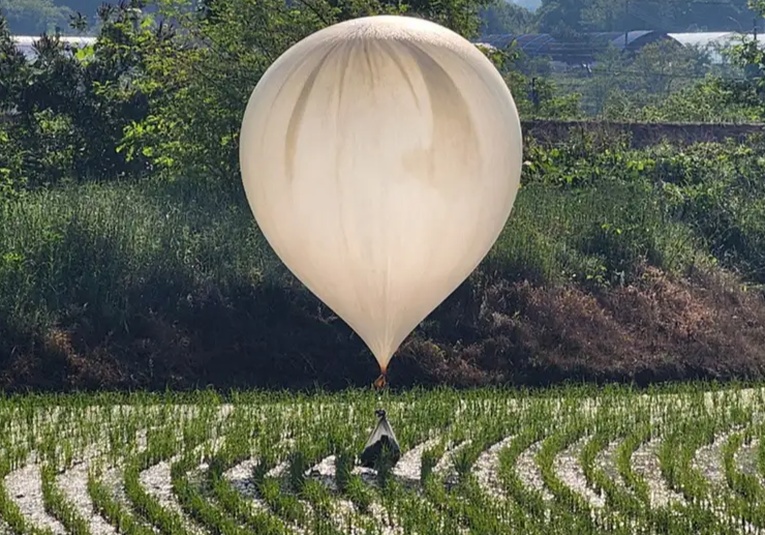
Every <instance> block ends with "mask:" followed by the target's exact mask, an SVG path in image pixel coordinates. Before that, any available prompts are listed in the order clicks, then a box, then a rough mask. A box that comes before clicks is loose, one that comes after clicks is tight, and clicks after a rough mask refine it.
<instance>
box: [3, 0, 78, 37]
mask: <svg viewBox="0 0 765 535" xmlns="http://www.w3.org/2000/svg"><path fill="white" fill-rule="evenodd" d="M72 13H73V12H72V10H71V9H70V8H68V7H67V6H62V5H57V4H56V3H55V2H54V1H53V0H0V15H4V16H5V17H7V19H8V21H9V23H10V28H11V30H12V32H13V33H14V34H18V35H39V34H41V33H43V32H50V33H54V32H55V31H56V28H63V27H65V26H66V23H67V21H68V18H69V16H70V15H72Z"/></svg>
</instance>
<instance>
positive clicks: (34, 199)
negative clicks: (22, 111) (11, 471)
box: [0, 138, 765, 384]
mask: <svg viewBox="0 0 765 535" xmlns="http://www.w3.org/2000/svg"><path fill="white" fill-rule="evenodd" d="M761 147H762V141H761V140H757V139H752V140H751V147H747V146H737V145H720V144H699V145H694V146H691V147H686V148H679V147H673V146H670V145H662V146H657V147H652V148H648V149H642V150H633V149H629V148H627V147H626V146H624V145H620V144H618V143H615V142H613V141H612V142H606V143H603V142H602V141H601V142H596V141H595V140H593V139H588V138H582V139H578V140H577V139H574V140H571V141H570V142H569V143H568V144H566V145H562V146H556V147H544V146H541V145H535V144H533V143H530V144H528V146H527V150H526V155H525V159H526V162H527V163H526V165H525V166H524V175H523V186H522V189H521V191H520V193H519V196H518V199H517V202H516V205H515V208H514V210H513V215H512V217H511V219H510V221H509V223H508V225H507V227H506V229H505V231H504V232H503V234H502V235H501V236H500V238H499V240H498V242H497V243H496V245H495V247H494V249H493V250H492V252H491V253H490V254H489V256H488V257H487V258H486V260H485V261H484V262H483V263H482V265H481V266H480V268H479V270H478V271H477V272H476V274H475V275H474V277H472V278H471V279H470V280H469V281H468V282H466V283H465V285H463V287H462V288H461V289H460V290H459V291H457V292H455V294H454V295H453V296H452V297H451V298H450V299H449V300H447V302H446V303H445V304H444V305H443V306H442V307H440V308H439V309H438V310H437V311H436V312H434V314H433V315H432V316H431V318H430V319H429V320H428V321H426V322H425V323H423V325H422V326H421V327H420V329H419V331H418V332H419V334H418V335H416V336H415V338H414V339H415V340H418V339H420V340H430V341H433V343H434V344H436V345H427V344H425V345H422V346H421V347H420V346H416V345H415V346H413V347H420V349H417V351H420V352H422V354H423V355H427V356H422V357H421V359H422V360H420V362H421V363H422V364H421V365H422V366H425V363H426V362H427V359H436V360H440V359H443V358H447V359H448V358H451V357H450V355H451V354H453V353H450V352H451V351H461V350H458V349H454V348H459V347H461V346H462V347H464V345H462V344H468V345H469V344H470V343H484V342H483V341H486V343H490V341H491V340H493V339H494V336H495V335H493V334H491V333H492V332H496V331H495V329H496V328H497V327H496V326H492V325H494V324H493V323H492V322H491V321H488V320H487V319H485V318H484V316H482V314H491V313H492V312H491V311H492V310H495V311H497V313H498V314H501V315H504V314H512V313H513V312H511V311H513V310H515V311H516V312H518V311H519V310H523V309H524V308H523V307H527V306H531V307H532V308H533V307H536V306H538V305H539V303H537V304H533V301H529V302H528V303H529V304H528V305H520V304H519V303H523V302H526V301H525V300H527V299H530V297H529V296H528V294H527V293H525V292H526V290H523V288H524V286H523V285H524V284H528V283H530V284H532V285H534V286H539V287H544V288H548V289H549V291H550V292H555V291H557V290H556V289H566V288H568V289H571V288H575V289H577V290H576V291H577V292H589V293H592V294H593V295H609V294H610V293H612V292H614V291H619V289H621V288H627V287H632V286H633V285H638V286H640V285H641V284H643V282H642V281H644V280H646V279H645V273H646V266H648V267H651V268H655V269H658V270H661V271H662V272H664V273H669V274H672V276H673V277H684V276H691V275H692V274H693V273H695V272H699V271H702V272H703V271H706V270H709V269H712V268H713V266H714V265H715V264H719V265H721V266H723V267H725V268H726V269H727V270H730V271H734V272H738V273H739V275H740V277H742V278H743V279H745V280H747V281H749V283H751V284H754V285H756V284H763V283H765V272H763V269H762V266H763V265H765V258H763V251H765V205H764V204H763V202H762V199H763V198H765V191H763V183H762V181H761V180H760V179H759V178H760V177H761V176H762V174H763V171H765V169H763V166H765V163H763V161H762V158H761V156H760V155H759V154H760V153H761V152H762V149H761ZM0 228H3V230H4V231H3V232H2V233H0V318H2V319H0V355H2V356H3V359H4V360H0V362H4V364H0V369H2V366H5V367H9V366H12V365H14V364H13V363H14V362H17V358H14V357H12V355H14V354H16V355H23V354H26V352H28V351H38V350H39V351H42V352H43V354H44V355H46V358H50V359H54V362H56V363H57V364H55V366H63V367H64V369H66V368H68V367H69V366H70V364H67V363H71V362H79V361H77V360H74V361H72V360H71V358H74V357H65V355H88V354H91V352H94V351H95V352H100V351H107V352H109V354H114V355H115V357H116V358H119V359H123V358H124V359H126V360H125V362H126V363H129V364H126V365H129V366H130V367H131V369H132V370H133V371H131V374H132V377H133V379H130V380H131V381H133V380H135V381H138V382H140V383H141V384H156V383H157V382H159V384H162V382H164V381H167V380H168V378H169V377H175V378H176V379H174V380H177V381H181V382H183V381H185V379H184V377H199V376H200V375H199V374H201V377H208V379H205V380H213V378H212V375H214V376H215V377H217V379H215V380H221V377H222V375H220V374H223V376H225V373H226V372H225V370H226V369H227V366H232V365H234V364H235V363H239V364H236V365H237V366H239V365H246V366H247V367H251V368H252V370H253V372H252V373H261V377H266V375H263V374H265V373H274V374H277V375H278V376H279V377H289V373H288V371H287V370H294V373H295V377H300V379H299V380H300V381H304V380H309V381H310V379H309V378H310V377H314V376H315V375H316V374H320V375H321V376H322V377H328V376H326V375H324V374H325V373H329V372H330V370H331V369H332V368H331V367H332V366H333V364H332V363H333V362H337V363H336V365H342V366H345V368H344V369H345V370H346V372H347V373H348V374H349V375H354V374H359V375H361V374H363V373H365V372H364V370H365V369H366V368H365V366H367V365H371V361H368V359H364V358H360V357H359V355H361V354H363V353H364V349H363V345H362V344H361V342H360V341H359V340H358V338H356V337H354V336H353V335H352V334H351V333H350V332H349V331H348V329H347V327H346V326H345V325H344V324H343V323H342V322H340V321H339V320H337V318H336V317H335V316H334V315H333V314H332V312H331V311H329V310H327V309H326V308H325V307H323V305H321V304H320V303H318V302H317V301H316V300H315V298H314V297H312V296H310V295H309V294H308V293H307V291H306V290H305V289H303V288H302V286H300V285H299V284H297V283H296V281H295V280H294V279H293V278H292V277H291V276H290V275H289V274H288V273H287V272H286V270H285V269H284V268H283V266H282V265H281V263H280V262H279V261H278V259H277V258H276V257H275V256H274V254H273V252H272V251H271V250H270V248H269V247H268V246H267V244H266V242H265V240H264V239H263V237H262V235H260V233H259V232H258V231H257V229H256V227H255V225H254V224H253V221H252V216H251V214H250V211H249V208H248V206H247V204H246V201H245V199H244V196H243V195H242V194H241V192H240V191H237V190H235V189H234V188H221V187H220V186H219V185H216V184H215V183H212V182H210V181H209V180H206V179H199V180H196V181H193V180H184V181H175V182H167V181H162V180H160V179H156V178H155V179H143V180H139V181H126V182H124V183H112V184H86V185H71V186H67V187H61V188H56V189H51V190H47V191H39V192H32V193H28V194H26V195H23V196H21V197H19V198H17V199H9V200H6V201H5V202H2V203H0ZM515 284H517V285H520V286H518V288H520V289H518V290H512V292H511V293H515V292H516V291H517V292H519V293H518V295H515V296H514V297H510V296H508V297H504V298H502V299H499V298H498V297H496V296H495V297H491V295H494V294H493V293H492V292H496V291H498V290H491V288H494V287H495V286H496V285H499V286H500V287H505V285H515ZM504 291H505V290H502V292H504ZM566 291H568V290H566ZM524 296H526V297H524ZM625 298H626V297H625ZM487 300H488V301H487ZM482 302H490V303H494V304H491V305H488V304H487V305H482V304H481V303H482ZM540 306H541V305H540ZM544 306H548V305H544ZM550 306H552V305H550ZM555 306H559V305H555ZM657 306H658V305H657ZM704 306H706V305H704ZM747 306H749V305H747ZM506 307H508V308H506ZM517 307H521V308H517ZM479 310H484V312H481V313H479ZM561 310H563V309H561ZM550 313H551V314H552V312H550ZM561 313H563V312H561ZM556 314H557V312H556ZM566 314H568V313H566ZM556 317H557V316H556ZM481 318H484V319H481ZM539 321H543V320H542V319H541V318H540V317H536V316H533V315H532V316H531V317H529V318H528V319H527V320H526V321H525V322H524V323H523V325H526V326H528V327H529V328H531V326H534V325H536V323H535V322H539ZM544 321H547V320H544ZM556 321H557V320H556ZM630 321H632V320H630ZM646 321H648V320H646ZM274 322H276V323H274ZM291 322H297V324H300V325H303V327H301V328H300V329H299V330H298V331H297V332H296V331H295V330H294V329H293V327H285V325H287V326H289V325H294V324H293V323H291ZM508 325H510V326H512V325H514V323H512V322H511V323H510V324H508ZM752 325H753V326H754V327H756V326H757V325H758V324H757V323H754V324H752ZM509 328H510V327H509ZM513 329H517V327H511V331H512V332H515V333H516V334H514V335H513V336H521V334H520V331H515V330H513ZM710 332H711V331H710ZM715 332H727V331H722V330H718V331H715ZM257 333H261V334H257ZM265 333H268V336H265ZM209 336H214V339H215V340H217V341H216V342H215V343H214V344H213V346H210V345H208V344H211V343H213V342H212V341H211V340H212V339H210V340H208V337H209ZM503 336H504V335H503ZM524 336H525V335H524ZM726 336H727V335H726ZM747 336H748V335H747ZM192 339H195V340H197V341H195V342H193V344H194V350H193V351H194V354H195V355H198V356H196V357H194V358H195V359H196V358H201V359H206V358H211V355H213V354H214V355H215V359H216V361H217V362H218V365H216V366H215V367H213V368H207V367H205V366H202V367H201V368H198V367H197V365H195V364H191V363H190V361H189V359H190V357H189V352H190V351H191V349H189V344H191V343H192V342H191V341H190V340H192ZM67 340H69V341H67ZM523 340H525V338H521V339H520V340H519V341H518V342H517V343H518V344H521V345H522V346H523V345H524V344H526V342H524V341H523ZM471 341H472V342H471ZM734 342H735V341H733V340H729V341H728V343H730V344H733V343H734ZM491 343H496V341H495V342H491ZM735 343H738V342H735ZM742 343H744V342H742ZM747 343H748V342H747ZM301 344H302V345H301ZM439 344H445V345H439ZM453 344H456V345H453ZM554 344H555V347H559V346H560V344H558V343H554ZM211 347H214V348H215V349H214V351H213V350H212V349H210V348H211ZM247 347H250V349H244V348H247ZM305 347H311V348H312V350H311V353H310V357H309V356H307V355H306V353H305V349H304V348H305ZM500 347H501V346H500ZM673 347H674V346H673ZM750 347H753V348H756V347H761V346H757V345H752V346H750ZM35 348H38V349H35ZM171 348H175V349H171ZM301 348H302V349H301ZM322 348H323V349H322ZM441 348H452V349H441ZM209 351H213V353H209ZM242 351H253V352H259V353H262V354H263V355H273V357H265V356H264V357H262V358H261V359H259V360H253V361H250V360H245V361H242V360H241V356H240V355H241V352H242ZM442 351H446V352H442ZM494 351H499V349H495V350H494ZM609 351H610V350H609ZM176 353H177V354H176ZM223 354H225V355H228V356H227V357H225V360H226V362H228V364H226V365H223V364H222V361H223V360H224V359H223V357H222V355H223ZM456 354H458V353H456ZM609 354H610V353H609ZM205 355H207V356H205ZM318 355H332V358H331V359H330V360H321V359H320V360H318V361H314V360H312V359H314V357H316V358H318ZM77 358H79V357H77ZM481 358H483V357H481ZM62 359H63V360H62ZM306 359H309V360H306ZM501 362H504V361H501ZM309 363H310V364H309ZM272 366H273V367H275V368H274V369H272V368H271V367H272ZM316 366H319V368H316ZM132 367H134V368H132ZM6 369H7V368H6ZM515 369H516V370H518V369H520V368H519V367H517V366H516V367H515ZM87 370H88V368H84V369H83V370H82V372H81V373H85V374H86V376H87V374H88V373H90V372H89V371H87ZM257 370H262V371H260V372H258V371H257ZM267 370H270V371H268V372H267ZM61 373H64V372H63V371H62V372H61ZM66 373H69V372H66ZM99 373H100V372H99ZM370 373H371V372H370ZM530 373H531V372H530ZM123 377H127V376H126V375H123ZM332 377H334V375H333V376H332ZM412 377H413V378H414V377H415V376H414V375H413V376H412ZM1 378H2V376H0V379H1ZM242 378H244V376H242ZM58 380H59V379H58V378H57V375H56V374H52V373H51V374H49V375H47V376H46V381H52V382H53V383H55V382H56V381H58ZM83 380H84V379H83ZM110 380H113V379H110Z"/></svg>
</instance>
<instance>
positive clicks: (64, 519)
mask: <svg viewBox="0 0 765 535" xmlns="http://www.w3.org/2000/svg"><path fill="white" fill-rule="evenodd" d="M56 472H57V470H56V468H55V466H54V465H53V464H51V463H45V464H44V465H43V467H42V469H41V471H40V477H41V480H42V492H43V503H44V505H45V512H46V513H48V514H49V515H51V516H52V517H53V518H55V519H56V520H58V521H59V522H61V524H62V525H63V526H64V527H65V528H66V530H67V532H68V533H69V534H70V535H91V532H90V519H86V518H83V517H82V516H81V515H80V514H79V512H78V511H77V509H76V508H75V507H74V506H73V505H72V504H71V503H70V502H69V501H68V500H67V499H66V497H65V496H64V494H63V493H62V492H61V490H60V489H59V488H58V486H57V485H56Z"/></svg>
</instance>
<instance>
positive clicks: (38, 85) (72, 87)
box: [0, 3, 167, 187]
mask: <svg viewBox="0 0 765 535" xmlns="http://www.w3.org/2000/svg"><path fill="white" fill-rule="evenodd" d="M137 5H138V4H137V3H131V4H123V5H121V6H120V7H118V8H114V7H110V6H104V7H103V8H102V9H101V10H100V12H99V15H100V17H101V21H102V28H101V33H100V36H99V40H98V43H97V44H96V45H95V46H93V47H86V48H83V49H77V48H75V47H71V48H70V47H69V46H65V45H64V44H63V43H62V42H61V41H60V38H59V37H58V36H57V35H45V36H43V37H42V38H41V39H40V41H39V42H38V43H37V45H36V48H37V52H38V53H37V56H36V58H35V59H34V60H33V61H32V62H31V63H28V62H25V61H24V60H23V58H22V57H21V55H20V54H18V53H16V52H15V51H14V52H8V53H6V54H3V55H2V56H0V70H2V71H3V73H4V74H5V76H4V78H3V89H2V91H0V109H3V110H7V111H9V112H10V113H11V117H10V120H8V121H6V122H5V123H4V125H3V130H4V134H3V136H2V137H0V142H5V143H7V144H8V147H9V149H10V150H8V151H7V152H4V155H3V157H4V158H7V159H8V160H9V161H8V162H4V163H2V165H0V167H2V168H5V169H7V170H8V171H7V172H6V174H7V175H9V176H10V177H11V180H12V182H13V183H15V184H26V185H27V186H29V187H37V186H41V185H45V184H54V183H58V182H61V181H66V180H86V179H90V178H100V177H104V176H110V177H113V178H117V177H120V176H124V175H125V174H135V173H136V172H138V171H140V170H142V169H144V168H145V164H144V161H143V159H134V160H133V161H131V162H127V161H126V159H125V157H124V156H123V155H122V154H119V153H118V152H117V151H116V150H115V148H116V147H117V146H118V145H119V143H120V142H121V140H122V138H123V130H124V129H125V128H126V127H127V125H129V124H131V123H133V122H135V121H138V120H140V119H142V118H143V117H144V116H146V114H147V111H148V107H149V103H148V101H147V91H144V88H145V86H138V85H137V84H136V83H135V73H136V71H137V70H138V71H140V70H141V69H142V68H143V67H142V64H143V62H144V61H145V56H146V50H147V49H148V48H149V47H150V46H158V45H157V43H161V42H162V41H163V40H164V39H166V38H167V34H166V33H165V32H164V30H162V28H161V27H160V28H158V29H155V28H152V27H149V26H148V25H147V24H144V23H143V22H142V21H141V20H140V19H139V18H138V17H137V16H136V13H135V8H136V7H137ZM0 30H3V31H2V33H1V34H0V43H2V46H4V47H6V49H7V50H10V49H12V46H13V45H12V43H11V41H10V40H9V35H8V31H7V27H5V26H2V27H0Z"/></svg>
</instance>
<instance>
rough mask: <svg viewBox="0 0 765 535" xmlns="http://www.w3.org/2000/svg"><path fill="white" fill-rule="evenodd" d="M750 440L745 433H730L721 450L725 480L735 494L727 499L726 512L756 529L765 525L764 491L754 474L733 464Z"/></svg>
mask: <svg viewBox="0 0 765 535" xmlns="http://www.w3.org/2000/svg"><path fill="white" fill-rule="evenodd" d="M747 429H749V428H747ZM750 432H751V431H750ZM750 440H751V436H747V432H746V431H740V432H736V433H732V434H731V435H730V436H729V437H728V439H727V440H726V441H725V444H724V446H723V448H722V463H723V469H724V472H725V480H726V482H727V484H728V486H729V487H730V488H731V489H732V490H733V492H734V493H735V496H734V497H731V498H730V499H729V503H728V510H729V511H730V513H731V514H733V515H735V516H737V517H739V518H741V519H743V520H745V521H747V522H750V523H752V524H753V525H755V526H757V527H763V525H765V489H763V487H762V485H761V484H760V482H759V480H758V479H757V477H756V476H755V475H754V474H745V473H743V472H741V471H740V470H739V469H738V467H737V466H736V463H735V455H736V452H737V451H738V450H739V449H741V447H742V446H743V445H744V444H745V443H748V442H749V441H750Z"/></svg>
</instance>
